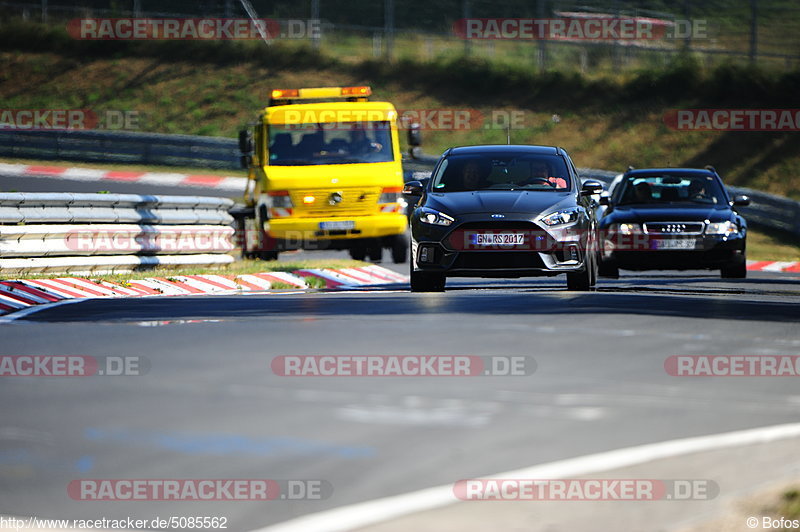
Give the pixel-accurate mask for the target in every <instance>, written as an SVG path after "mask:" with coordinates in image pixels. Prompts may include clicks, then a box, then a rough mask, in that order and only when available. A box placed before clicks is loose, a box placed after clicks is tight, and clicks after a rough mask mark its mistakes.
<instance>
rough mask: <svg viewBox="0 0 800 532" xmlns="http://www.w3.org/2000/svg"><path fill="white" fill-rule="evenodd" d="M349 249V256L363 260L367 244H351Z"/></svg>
mask: <svg viewBox="0 0 800 532" xmlns="http://www.w3.org/2000/svg"><path fill="white" fill-rule="evenodd" d="M349 251H350V258H351V259H353V260H364V259H365V258H367V246H365V245H363V244H353V246H352V247H351V248H350V249H349Z"/></svg>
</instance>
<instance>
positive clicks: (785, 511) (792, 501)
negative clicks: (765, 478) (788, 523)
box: [778, 489, 800, 519]
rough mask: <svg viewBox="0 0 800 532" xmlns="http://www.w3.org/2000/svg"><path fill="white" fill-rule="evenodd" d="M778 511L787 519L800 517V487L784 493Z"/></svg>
mask: <svg viewBox="0 0 800 532" xmlns="http://www.w3.org/2000/svg"><path fill="white" fill-rule="evenodd" d="M778 513H779V514H780V515H782V516H783V517H785V518H786V519H798V518H800V489H791V490H788V491H786V492H785V493H784V494H783V498H782V500H781V503H780V507H779V510H778Z"/></svg>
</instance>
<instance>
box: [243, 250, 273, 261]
mask: <svg viewBox="0 0 800 532" xmlns="http://www.w3.org/2000/svg"><path fill="white" fill-rule="evenodd" d="M249 255H251V256H252V257H251V258H253V259H256V260H278V252H277V251H251V252H250V253H249Z"/></svg>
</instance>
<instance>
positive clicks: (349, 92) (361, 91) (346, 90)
mask: <svg viewBox="0 0 800 532" xmlns="http://www.w3.org/2000/svg"><path fill="white" fill-rule="evenodd" d="M370 94H372V88H371V87H366V86H364V87H342V96H369V95H370Z"/></svg>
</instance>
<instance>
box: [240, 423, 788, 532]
mask: <svg viewBox="0 0 800 532" xmlns="http://www.w3.org/2000/svg"><path fill="white" fill-rule="evenodd" d="M798 436H800V423H788V424H783V425H773V426H769V427H759V428H756V429H746V430H739V431H734V432H725V433H721V434H712V435H708V436H697V437H691V438H681V439H676V440H668V441H664V442H659V443H650V444H645V445H637V446H634V447H625V448H622V449H617V450H614V451H606V452H602V453H596V454H589V455H584V456H579V457H576V458H569V459H566V460H559V461H556V462H549V463H545V464H538V465H535V466H532V467H528V468H524V469H517V470H515V471H509V472H506V473H499V474H497V475H492V476H491V477H481V478H518V479H521V478H565V477H574V476H577V475H588V474H592V473H596V472H599V471H609V470H613V469H619V468H621V467H628V466H632V465H638V464H643V463H646V462H651V461H654V460H660V459H664V458H671V457H676V456H681V455H686V454H691V453H697V452H702V451H711V450H717V449H724V448H728V447H737V446H743V445H750V444H754V443H767V442H772V441H776V440H781V439H786V438H792V437H798ZM457 502H460V501H459V500H458V499H456V498H455V496H454V495H453V484H446V485H443V486H436V487H433V488H426V489H422V490H418V491H412V492H410V493H405V494H402V495H395V496H391V497H384V498H382V499H374V500H371V501H366V502H361V503H356V504H351V505H347V506H341V507H339V508H333V509H331V510H326V511H322V512H318V513H315V514H310V515H306V516H303V517H298V518H296V519H292V520H289V521H285V522H283V523H278V524H276V525H271V526H267V527H264V528H259V529H256V530H254V531H253V532H299V531H302V532H314V531H325V532H337V531H346V530H353V529H356V528H361V527H364V526H368V525H373V524H377V523H381V522H385V521H389V520H391V519H396V518H398V517H403V516H406V515H410V514H413V513H417V512H421V511H425V510H432V509H435V508H441V507H443V506H448V505H450V504H454V503H457Z"/></svg>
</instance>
